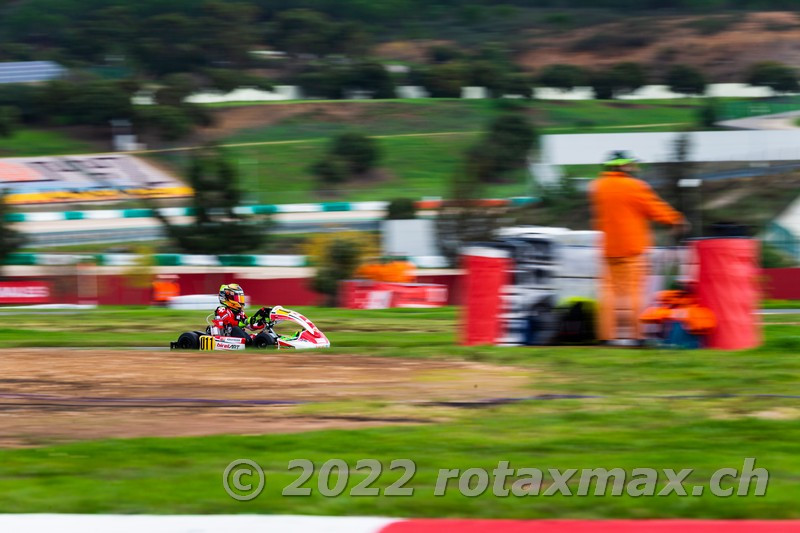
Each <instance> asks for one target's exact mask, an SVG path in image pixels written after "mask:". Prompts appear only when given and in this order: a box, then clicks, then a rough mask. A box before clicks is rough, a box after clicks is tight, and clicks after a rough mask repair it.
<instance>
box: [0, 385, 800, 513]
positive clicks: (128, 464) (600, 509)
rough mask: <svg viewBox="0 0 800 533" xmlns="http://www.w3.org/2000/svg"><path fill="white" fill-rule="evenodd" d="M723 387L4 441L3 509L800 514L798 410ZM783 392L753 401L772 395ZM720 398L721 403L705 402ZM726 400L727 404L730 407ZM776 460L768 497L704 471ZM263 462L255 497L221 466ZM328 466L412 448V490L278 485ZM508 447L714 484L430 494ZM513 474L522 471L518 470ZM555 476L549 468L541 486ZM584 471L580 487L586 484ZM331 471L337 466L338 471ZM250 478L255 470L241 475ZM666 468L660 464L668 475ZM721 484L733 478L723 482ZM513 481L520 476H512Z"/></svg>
mask: <svg viewBox="0 0 800 533" xmlns="http://www.w3.org/2000/svg"><path fill="white" fill-rule="evenodd" d="M726 402H727V401H724V400H723V401H720V400H718V401H714V402H711V403H703V402H696V401H685V402H673V403H668V402H664V401H640V402H636V403H630V402H628V401H613V400H609V401H602V402H601V401H594V402H587V401H581V400H558V401H548V402H527V403H523V404H517V405H512V406H503V407H493V408H487V409H483V410H478V411H471V413H472V414H471V415H470V416H468V417H463V418H461V419H459V420H457V421H454V422H451V423H445V424H428V425H421V426H403V427H383V428H375V429H366V430H349V431H344V430H339V431H320V432H310V433H301V434H286V435H265V436H218V437H202V438H175V439H160V438H159V439H154V438H151V439H130V440H103V441H94V442H83V443H75V444H68V445H61V446H52V447H41V448H33V449H14V450H12V449H6V450H0V494H3V498H2V499H0V512H27V513H29V512H71V513H75V512H77V513H101V512H102V513H248V514H249V513H269V514H282V513H291V514H312V515H378V516H399V517H404V516H405V517H415V516H416V517H455V516H461V517H485V518H501V517H502V518H584V519H585V518H657V517H658V518H678V517H682V518H770V519H775V518H798V517H800V509H799V508H798V507H797V505H796V501H797V499H798V497H800V485H798V484H797V472H798V471H800V458H799V457H798V456H797V453H796V446H795V445H794V443H795V442H797V440H798V438H800V426H798V424H797V422H796V420H775V419H768V418H764V417H763V416H759V415H758V412H757V411H750V410H749V411H746V412H741V413H738V414H737V415H736V416H724V417H722V416H719V415H717V414H716V412H717V411H718V410H720V405H723V406H724V404H725V403H726ZM784 403H787V402H786V401H783V402H781V401H779V400H774V401H771V402H763V401H762V404H763V405H756V406H753V409H761V410H764V409H770V408H775V406H776V405H782V404H784ZM709 407H713V409H709ZM723 411H724V409H723ZM746 457H755V458H756V459H757V463H756V466H757V467H763V468H766V469H768V470H769V472H770V484H769V489H768V491H767V494H766V495H765V496H763V497H753V496H750V497H736V496H733V497H731V498H717V497H714V496H713V495H711V494H710V493H709V491H708V479H709V478H710V476H711V474H712V473H713V472H714V471H716V470H717V469H719V468H726V467H731V468H737V469H741V466H742V464H743V461H744V458H746ZM240 458H246V459H251V460H254V461H256V462H257V463H259V464H260V465H261V466H262V467H263V469H264V472H265V474H266V488H265V490H264V492H263V493H262V494H261V495H260V496H259V497H258V498H256V499H255V500H253V501H250V502H237V501H234V500H233V499H231V498H230V497H229V496H228V495H227V494H226V493H225V492H224V490H223V487H222V472H223V470H224V469H225V467H226V466H227V465H228V464H229V463H230V462H231V461H234V460H236V459H240ZM301 458H302V459H309V460H311V461H313V462H314V463H315V464H316V465H317V472H319V468H320V466H321V465H322V464H323V463H324V462H325V461H327V460H329V459H342V460H344V461H345V462H346V463H347V464H348V465H349V466H350V467H351V468H352V467H354V466H355V464H356V462H357V461H358V460H359V459H365V458H374V459H378V460H380V461H381V462H382V464H383V466H384V472H383V473H382V475H381V476H380V477H379V479H378V481H377V482H376V483H375V485H374V486H375V487H378V488H382V489H383V488H385V487H387V486H388V485H389V484H390V483H392V482H394V481H395V480H397V479H398V478H399V476H400V475H401V474H402V471H400V470H396V471H389V469H388V465H389V463H390V462H391V461H392V460H393V459H411V460H413V461H415V462H416V465H417V469H416V474H415V476H414V478H413V479H412V480H411V482H410V483H409V484H408V485H407V486H408V487H411V488H413V489H414V490H415V493H414V495H413V496H407V497H387V496H379V497H355V496H349V495H347V492H348V491H349V490H350V489H351V488H352V487H353V486H354V485H355V484H356V483H357V482H359V481H361V480H363V479H364V476H365V475H366V472H363V473H361V474H359V473H354V474H353V475H352V476H351V478H350V480H349V483H348V486H347V489H346V490H345V494H344V495H342V496H339V497H334V498H331V497H324V496H322V495H320V493H319V490H318V488H317V487H318V482H319V478H318V475H317V473H315V475H314V476H313V477H312V478H311V479H310V480H309V482H308V483H306V485H305V486H309V487H312V495H311V496H308V497H286V496H281V491H282V489H283V488H284V487H286V486H288V485H289V484H290V483H291V482H292V481H294V480H295V479H296V478H297V476H298V475H299V471H297V470H295V471H291V472H289V471H288V469H287V466H288V463H289V461H290V460H293V459H301ZM499 461H509V464H510V467H512V468H523V467H527V468H539V469H541V470H543V471H545V472H546V471H547V469H548V468H555V469H559V470H562V471H563V470H566V469H569V468H577V469H584V468H587V469H589V468H607V469H611V468H622V469H624V470H625V471H626V473H627V475H630V474H631V472H632V470H633V469H634V468H645V467H648V468H656V469H663V468H671V469H675V470H676V471H677V470H680V469H683V468H693V469H695V473H694V474H693V475H692V476H691V477H690V478H689V479H688V483H687V488H688V489H689V490H691V487H692V486H694V485H706V493H705V494H704V495H703V496H702V497H690V496H687V497H679V496H676V495H675V494H672V495H670V496H664V497H639V498H632V497H628V496H618V497H617V496H615V497H612V496H610V495H608V496H605V497H596V496H587V497H577V496H572V497H566V496H562V495H556V496H542V495H539V496H527V497H515V496H508V497H495V496H494V495H492V494H491V489H490V490H488V491H487V492H486V493H484V494H483V495H481V496H478V497H475V498H468V497H465V496H461V495H459V494H458V492H457V484H456V482H454V481H451V482H450V484H449V486H448V491H447V494H446V495H445V496H443V497H436V496H434V495H433V491H434V486H435V482H436V478H437V475H438V470H439V469H442V468H460V469H461V470H462V471H463V470H465V469H467V468H484V469H486V470H488V471H491V470H492V469H493V468H495V467H496V466H497V464H498V462H499ZM513 479H515V478H512V481H513ZM550 479H551V478H550V477H549V476H547V475H546V477H545V488H546V487H547V486H548V485H549V481H550ZM577 479H578V477H577V476H576V477H575V478H574V479H573V481H572V482H571V483H570V485H569V486H570V490H571V491H572V492H573V493H574V492H576V491H577V490H578V483H577ZM335 480H336V476H335V474H334V475H333V476H332V478H331V479H330V480H329V485H330V486H331V487H332V486H333V485H334V484H335ZM243 481H244V482H249V481H250V479H249V478H247V477H245V478H243ZM665 481H666V479H665V476H664V475H663V473H662V474H661V476H660V478H659V488H660V487H663V486H664V483H665ZM724 486H728V484H727V483H726V484H725V485H724ZM506 488H510V482H507V484H506Z"/></svg>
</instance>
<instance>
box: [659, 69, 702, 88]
mask: <svg viewBox="0 0 800 533" xmlns="http://www.w3.org/2000/svg"><path fill="white" fill-rule="evenodd" d="M665 82H666V84H667V85H668V86H669V89H670V91H672V92H675V93H679V94H687V95H701V94H704V93H705V92H706V85H707V83H706V78H705V76H703V73H702V72H700V71H699V70H697V69H695V68H692V67H690V66H688V65H675V66H673V67H672V68H671V69H670V70H669V72H668V73H667V76H666V78H665Z"/></svg>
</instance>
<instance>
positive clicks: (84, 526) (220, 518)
mask: <svg viewBox="0 0 800 533" xmlns="http://www.w3.org/2000/svg"><path fill="white" fill-rule="evenodd" d="M0 531H2V532H3V533H39V532H42V533H51V532H52V531H58V532H59V533H85V532H87V531H95V532H98V533H106V532H109V533H110V532H114V533H142V532H147V533H230V532H232V531H265V532H269V533H319V532H324V533H449V532H453V533H643V532H646V533H751V532H758V533H800V520H795V521H779V520H467V519H464V520H461V519H412V520H404V519H397V518H370V517H330V516H292V515H191V516H189V515H186V516H158V515H75V514H6V515H3V514H0Z"/></svg>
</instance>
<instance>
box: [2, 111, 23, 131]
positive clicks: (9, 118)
mask: <svg viewBox="0 0 800 533" xmlns="http://www.w3.org/2000/svg"><path fill="white" fill-rule="evenodd" d="M19 115H20V113H19V110H18V109H17V108H16V107H11V106H2V107H0V138H8V137H11V136H12V135H14V129H15V128H16V127H17V121H18V120H19Z"/></svg>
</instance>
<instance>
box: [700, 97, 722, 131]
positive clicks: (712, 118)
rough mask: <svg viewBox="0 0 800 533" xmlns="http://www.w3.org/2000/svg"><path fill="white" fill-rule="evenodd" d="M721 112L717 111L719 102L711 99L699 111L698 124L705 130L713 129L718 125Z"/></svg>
mask: <svg viewBox="0 0 800 533" xmlns="http://www.w3.org/2000/svg"><path fill="white" fill-rule="evenodd" d="M718 115H719V110H718V109H717V102H715V101H714V99H713V98H709V99H708V100H707V101H706V102H705V103H704V104H703V106H702V107H700V108H699V109H698V110H697V122H698V124H699V125H700V126H702V127H704V128H713V127H715V126H716V125H717V120H719V116H718Z"/></svg>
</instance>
